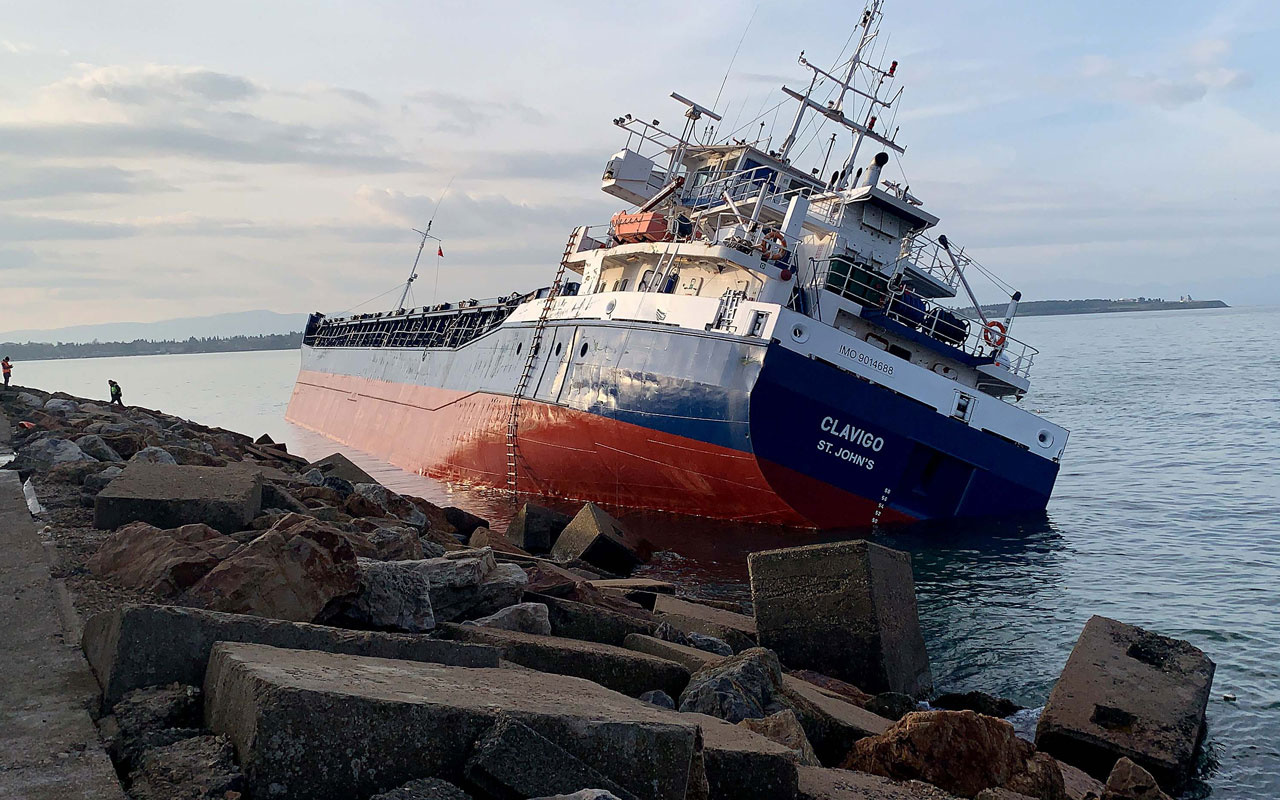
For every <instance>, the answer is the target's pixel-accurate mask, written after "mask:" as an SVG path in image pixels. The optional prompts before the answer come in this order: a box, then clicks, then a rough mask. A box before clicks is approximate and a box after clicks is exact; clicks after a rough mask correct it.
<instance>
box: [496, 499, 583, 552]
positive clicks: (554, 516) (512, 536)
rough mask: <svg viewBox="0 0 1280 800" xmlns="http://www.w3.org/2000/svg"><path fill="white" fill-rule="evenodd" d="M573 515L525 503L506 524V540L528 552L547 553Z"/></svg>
mask: <svg viewBox="0 0 1280 800" xmlns="http://www.w3.org/2000/svg"><path fill="white" fill-rule="evenodd" d="M571 521H573V517H571V516H569V515H568V514H562V513H560V512H559V511H555V510H552V509H550V508H546V507H545V506H540V505H538V504H536V503H525V504H524V505H523V506H521V507H520V510H519V511H517V512H516V515H515V516H514V517H512V519H511V524H509V525H507V533H506V538H507V541H509V542H511V543H512V544H514V545H515V546H516V547H519V548H521V549H522V550H527V551H528V552H530V553H549V552H551V548H552V547H554V546H555V543H556V539H559V538H560V533H561V531H563V530H564V529H565V527H567V526H568V524H569V523H570V522H571Z"/></svg>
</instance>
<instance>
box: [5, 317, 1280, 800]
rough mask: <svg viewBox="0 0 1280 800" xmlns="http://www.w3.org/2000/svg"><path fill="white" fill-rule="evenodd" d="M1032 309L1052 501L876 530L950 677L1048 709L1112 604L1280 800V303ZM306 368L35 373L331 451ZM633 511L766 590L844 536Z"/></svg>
mask: <svg viewBox="0 0 1280 800" xmlns="http://www.w3.org/2000/svg"><path fill="white" fill-rule="evenodd" d="M1017 324H1018V327H1019V331H1020V333H1019V337H1020V338H1025V339H1027V340H1028V341H1031V342H1033V343H1038V344H1041V345H1042V346H1041V349H1042V350H1043V353H1042V354H1041V355H1040V356H1039V357H1037V361H1036V374H1035V375H1034V379H1035V381H1034V384H1033V387H1032V392H1031V395H1030V396H1029V397H1028V399H1027V401H1026V402H1027V405H1028V407H1030V408H1033V409H1035V410H1038V411H1041V412H1043V413H1044V414H1046V415H1047V416H1048V417H1049V418H1051V419H1053V420H1054V421H1055V422H1058V423H1060V424H1063V425H1065V426H1066V427H1068V428H1070V429H1071V430H1072V434H1071V440H1070V444H1069V445H1068V447H1067V451H1066V459H1065V461H1064V464H1063V471H1062V475H1061V477H1060V478H1059V482H1058V487H1057V490H1056V491H1055V493H1054V499H1053V501H1052V503H1051V504H1050V506H1049V514H1048V516H1045V517H1040V518H1037V519H1021V520H1003V521H981V522H968V523H946V524H931V525H918V526H912V527H909V528H904V529H894V530H881V531H877V532H875V533H874V534H873V535H874V537H875V539H876V540H877V541H879V542H880V543H882V544H885V545H887V546H889V547H895V548H899V549H903V550H908V551H910V552H911V553H912V554H913V557H914V571H915V580H916V588H917V593H918V597H919V606H920V617H921V622H922V625H923V626H924V630H925V640H926V643H927V646H928V649H929V655H930V658H931V660H932V664H933V671H934V676H935V680H936V683H937V685H938V687H939V688H940V689H948V690H950V689H958V690H966V689H982V690H984V691H988V692H993V693H996V694H1001V695H1004V696H1007V697H1010V698H1012V699H1014V700H1016V701H1018V702H1019V703H1021V704H1023V705H1027V706H1031V707H1035V706H1039V705H1041V704H1043V702H1044V700H1045V698H1046V697H1047V696H1048V693H1049V690H1050V688H1051V687H1052V685H1053V682H1054V680H1056V678H1057V675H1058V673H1059V671H1060V670H1061V669H1062V665H1063V664H1064V663H1065V661H1066V658H1067V655H1068V653H1069V652H1070V650H1071V647H1072V645H1073V644H1074V643H1075V639H1076V637H1077V635H1079V632H1080V629H1081V627H1082V626H1083V625H1084V623H1085V621H1086V620H1087V619H1088V618H1089V616H1091V615H1092V614H1103V615H1106V616H1110V617H1115V618H1118V619H1121V620H1124V621H1126V622H1130V623H1133V624H1137V625H1142V626H1144V627H1148V628H1150V629H1152V630H1155V631H1159V632H1161V633H1164V634H1167V635H1170V636H1174V637H1177V638H1182V639H1187V640H1189V641H1190V642H1191V643H1192V644H1194V645H1196V646H1197V647H1200V648H1202V649H1203V650H1205V651H1206V652H1207V653H1209V655H1210V656H1211V657H1212V658H1213V659H1214V661H1216V662H1217V665H1218V669H1217V674H1216V677H1215V683H1214V693H1213V696H1212V697H1211V700H1210V704H1209V739H1208V742H1207V748H1206V752H1207V753H1208V754H1209V756H1210V758H1209V764H1210V766H1211V768H1210V770H1209V774H1208V776H1207V781H1208V783H1207V785H1206V786H1201V787H1199V790H1198V791H1199V792H1200V793H1201V794H1203V793H1205V792H1207V791H1208V788H1207V787H1208V786H1212V789H1213V794H1214V797H1221V798H1247V799H1248V800H1273V799H1274V798H1277V797H1280V748H1278V747H1277V741H1280V666H1278V665H1280V526H1277V521H1278V520H1280V477H1278V476H1280V391H1278V390H1277V389H1276V384H1275V380H1274V376H1275V375H1277V374H1280V348H1277V347H1276V346H1275V342H1277V341H1280V310H1278V309H1228V310H1223V311H1208V312H1167V313H1157V314H1103V315H1094V316H1085V317H1041V318H1032V319H1025V320H1019V321H1018V323H1017ZM297 370H298V355H297V353H293V352H277V353H230V354H216V355H203V356H158V357H142V358H118V359H93V360H88V361H76V362H43V363H25V364H19V365H18V366H17V369H16V371H15V379H16V380H17V381H18V382H20V383H22V382H29V383H30V384H31V385H34V386H40V387H41V388H44V389H49V390H57V389H61V390H64V391H69V392H72V393H75V394H85V395H94V396H101V395H102V394H103V388H104V387H105V386H106V378H107V377H114V378H115V379H116V380H118V381H120V382H121V384H123V385H124V387H125V399H126V401H129V402H135V403H141V404H144V405H148V406H151V407H158V408H163V409H165V410H168V411H172V412H174V413H177V414H180V415H183V416H187V417H190V418H192V419H195V420H198V421H201V422H206V423H211V424H217V425H222V426H224V427H228V428H232V429H234V430H240V431H243V432H245V433H250V434H253V435H257V434H259V433H264V432H265V433H270V434H271V436H272V437H273V438H275V439H276V440H277V441H286V442H288V443H289V446H290V450H291V451H293V452H296V453H301V454H302V455H306V456H309V457H320V456H324V455H327V454H328V453H331V452H333V451H335V450H342V449H343V448H340V447H337V446H335V445H334V444H333V443H332V442H330V441H328V440H327V439H325V438H324V437H321V436H319V435H317V434H314V433H310V432H308V431H304V430H301V429H298V428H295V427H294V426H291V425H289V424H288V423H286V422H284V420H283V415H284V409H285V406H286V405H287V403H288V399H289V394H290V391H291V389H292V385H293V379H294V377H295V376H296V374H297ZM346 452H348V454H349V455H350V456H351V457H352V458H353V460H355V461H356V462H357V463H359V464H361V466H363V467H364V468H365V469H366V470H368V471H369V472H370V473H371V474H373V475H374V477H376V478H377V479H378V480H380V481H382V482H383V483H385V484H386V485H387V486H389V487H391V488H393V489H395V490H397V491H401V492H407V493H411V494H416V495H419V496H422V497H426V498H428V499H430V500H431V501H433V502H435V503H439V504H442V505H457V506H460V507H463V508H467V509H469V510H471V511H474V512H476V513H478V514H480V515H481V516H485V517H487V518H488V519H489V520H490V521H491V522H492V523H493V525H494V527H495V529H497V530H502V529H503V528H504V527H505V525H506V522H507V520H508V519H510V516H511V514H512V512H513V511H514V507H513V505H512V504H511V502H510V501H509V500H507V499H506V498H505V496H503V495H502V494H500V493H493V492H485V491H474V490H465V489H457V488H451V487H448V486H444V485H442V484H439V483H436V482H435V481H431V480H428V479H426V478H422V477H419V476H416V475H412V474H409V473H405V472H402V471H400V470H397V469H395V468H392V467H388V466H387V465H385V464H380V463H379V462H377V461H376V460H375V459H370V458H368V457H367V456H362V455H361V454H359V453H352V452H351V451H346ZM560 507H561V508H562V510H566V511H573V510H575V509H573V508H572V507H569V508H564V507H563V505H561V506H560ZM621 516H622V517H623V519H624V521H625V522H626V523H627V524H629V525H630V526H632V527H634V528H635V529H636V531H637V532H639V533H640V534H642V535H644V536H645V537H647V538H648V539H650V540H651V541H652V542H654V544H655V545H657V546H658V547H659V548H660V549H661V552H659V554H658V555H657V557H656V558H655V559H654V562H653V563H652V564H649V565H647V566H645V567H644V568H643V570H642V574H646V575H655V576H669V577H672V578H676V579H678V580H680V581H681V582H682V583H686V584H689V585H692V586H695V587H698V590H699V591H700V592H703V593H705V594H708V595H712V596H718V597H725V598H746V597H748V596H749V591H748V589H747V584H746V554H747V553H749V552H751V551H753V550H763V549H770V548H776V547H787V546H792V545H798V544H806V543H812V542H817V541H825V540H828V539H831V538H837V537H838V536H839V535H840V534H831V533H826V534H822V535H818V534H814V533H813V532H808V531H794V530H785V529H774V528H765V527H758V526H744V525H735V524H732V523H724V522H715V521H712V520H702V519H697V518H687V517H674V516H669V515H662V514H651V513H635V512H630V513H623V514H621ZM843 533H844V535H849V534H857V535H861V534H863V533H865V532H843ZM1226 694H1230V695H1232V696H1234V697H1235V698H1236V699H1235V700H1234V701H1228V700H1225V699H1224V695H1226Z"/></svg>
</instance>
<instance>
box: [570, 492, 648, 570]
mask: <svg viewBox="0 0 1280 800" xmlns="http://www.w3.org/2000/svg"><path fill="white" fill-rule="evenodd" d="M551 555H552V556H554V557H555V558H557V559H559V560H561V561H572V560H574V559H579V560H582V561H585V562H587V563H588V564H593V565H595V566H597V567H599V568H600V569H603V570H606V571H608V572H612V573H614V574H616V575H630V574H631V570H633V569H635V568H636V567H638V566H640V565H641V564H643V563H645V562H646V561H648V560H649V558H650V557H651V556H652V555H653V547H652V546H651V545H650V544H649V543H648V542H645V541H643V540H640V539H636V538H634V537H632V536H630V535H629V534H628V533H627V531H626V529H625V528H623V527H622V523H621V522H619V521H618V520H616V519H614V518H613V517H611V516H610V515H609V514H608V513H606V512H605V510H604V509H602V508H600V507H599V506H597V505H596V504H595V503H587V504H586V505H584V506H583V507H582V510H581V511H579V512H578V515H577V516H576V517H574V518H573V521H572V522H570V523H569V525H568V526H567V527H565V529H564V530H563V531H561V532H560V536H559V538H557V539H556V543H555V546H554V547H552V548H551Z"/></svg>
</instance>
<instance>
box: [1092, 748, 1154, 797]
mask: <svg viewBox="0 0 1280 800" xmlns="http://www.w3.org/2000/svg"><path fill="white" fill-rule="evenodd" d="M1102 800H1169V795H1167V794H1165V793H1164V792H1163V791H1161V790H1160V785H1159V784H1158V783H1156V779H1155V777H1154V776H1152V774H1151V773H1150V772H1147V771H1146V770H1145V769H1143V768H1142V767H1140V766H1138V765H1137V764H1135V763H1133V762H1132V761H1130V760H1129V759H1127V758H1121V759H1120V760H1119V761H1117V762H1116V765H1115V766H1114V767H1112V768H1111V774H1110V775H1108V776H1107V785H1106V787H1105V788H1104V789H1103V790H1102Z"/></svg>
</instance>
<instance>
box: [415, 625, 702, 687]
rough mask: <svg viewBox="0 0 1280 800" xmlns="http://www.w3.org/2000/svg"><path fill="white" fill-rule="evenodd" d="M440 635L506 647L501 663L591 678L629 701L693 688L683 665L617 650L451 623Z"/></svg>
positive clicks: (597, 645)
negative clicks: (658, 691) (656, 691)
mask: <svg viewBox="0 0 1280 800" xmlns="http://www.w3.org/2000/svg"><path fill="white" fill-rule="evenodd" d="M440 631H441V632H442V633H443V634H444V635H445V636H447V637H449V638H450V639H454V640H457V641H461V642H471V643H473V644H485V645H489V646H491V647H497V648H501V650H502V658H504V659H506V660H507V661H511V662H513V663H515V664H519V665H521V666H524V667H528V668H530V669H535V670H538V671H539V672H551V673H556V674H559V675H573V676H577V677H579V678H586V679H587V680H591V681H595V682H596V683H598V684H600V685H601V686H605V687H608V688H610V689H613V690H614V691H616V692H622V693H623V694H625V695H627V696H629V697H639V696H640V695H642V694H644V693H645V692H648V691H651V690H653V689H661V690H662V691H664V692H666V693H667V694H669V695H671V696H672V697H679V696H680V693H681V692H682V691H684V687H685V686H686V685H687V684H688V683H689V670H688V669H686V668H685V667H684V666H682V665H680V664H677V663H675V662H674V661H667V660H665V659H661V658H656V657H654V656H650V655H645V654H643V653H638V652H635V651H632V650H626V649H624V648H621V647H614V646H613V645H608V644H600V643H598V642H584V641H581V640H579V639H564V638H561V637H559V636H536V635H534V634H530V633H518V632H516V631H503V630H496V629H493V628H478V627H471V626H468V625H455V624H452V623H446V624H443V625H441V626H440Z"/></svg>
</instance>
